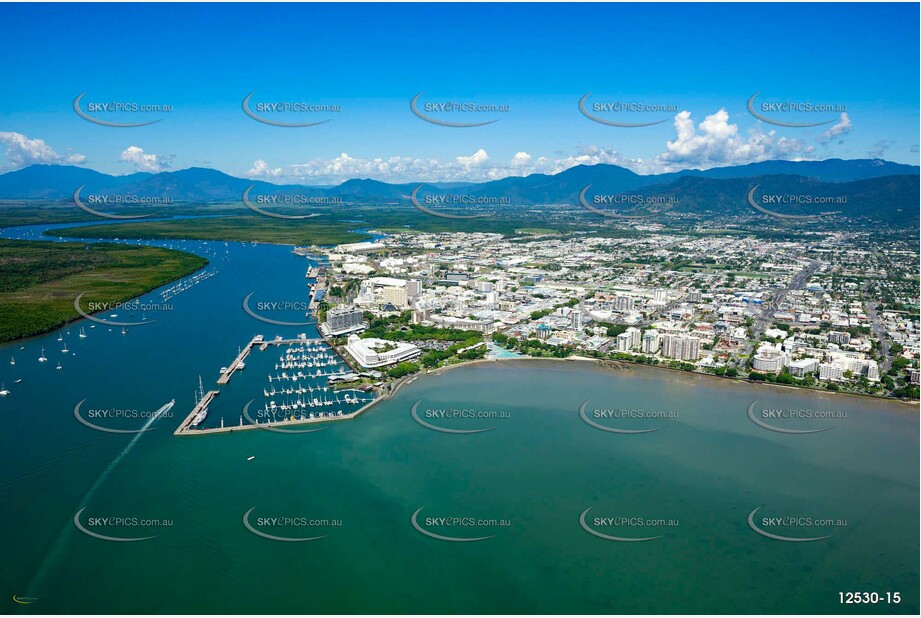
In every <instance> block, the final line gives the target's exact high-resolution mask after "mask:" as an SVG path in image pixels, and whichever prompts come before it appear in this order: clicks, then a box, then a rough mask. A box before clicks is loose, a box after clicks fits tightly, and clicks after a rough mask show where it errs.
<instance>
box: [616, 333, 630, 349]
mask: <svg viewBox="0 0 921 618" xmlns="http://www.w3.org/2000/svg"><path fill="white" fill-rule="evenodd" d="M630 339H631V337H630V335H628V334H627V333H621V334H619V335H617V351H618V352H629V351H630Z"/></svg>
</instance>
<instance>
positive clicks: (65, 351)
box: [61, 342, 70, 354]
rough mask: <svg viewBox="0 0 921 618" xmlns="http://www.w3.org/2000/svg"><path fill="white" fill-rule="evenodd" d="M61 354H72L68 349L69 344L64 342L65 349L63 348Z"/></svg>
mask: <svg viewBox="0 0 921 618" xmlns="http://www.w3.org/2000/svg"><path fill="white" fill-rule="evenodd" d="M61 352H63V353H64V354H67V353H68V352H70V350H68V349H67V342H64V347H63V348H61Z"/></svg>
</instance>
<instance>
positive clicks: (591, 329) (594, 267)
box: [320, 224, 921, 398]
mask: <svg viewBox="0 0 921 618" xmlns="http://www.w3.org/2000/svg"><path fill="white" fill-rule="evenodd" d="M638 227H642V229H643V231H645V232H647V233H646V234H644V235H641V236H640V237H639V238H605V237H600V236H593V235H588V234H585V235H580V234H575V235H571V236H569V237H567V238H560V237H558V236H557V235H550V234H548V235H541V234H539V233H538V234H536V235H534V236H533V237H529V238H526V239H524V240H522V239H521V238H511V239H510V238H505V237H503V236H502V235H501V234H491V233H464V232H452V233H416V232H412V233H408V232H407V233H392V234H389V235H382V236H381V237H380V238H379V239H377V240H375V241H373V242H360V243H351V244H342V245H339V246H337V247H335V248H334V249H332V250H331V251H329V252H328V253H327V254H326V259H327V260H328V268H327V269H326V272H325V284H326V290H325V293H326V296H325V298H324V301H323V302H322V308H321V310H320V313H321V318H323V324H322V326H321V332H322V333H323V334H324V336H326V337H327V338H329V339H330V340H331V341H332V342H333V343H334V344H338V347H339V348H340V350H342V351H343V352H345V353H346V354H345V356H346V357H347V358H349V359H351V361H353V363H354V364H355V365H356V366H357V367H359V368H362V369H364V370H370V371H374V372H375V373H374V374H373V375H371V376H370V380H371V381H373V380H374V379H375V378H378V377H380V376H389V377H403V376H404V375H407V374H411V373H414V372H417V371H420V370H423V369H425V370H431V369H434V368H437V367H441V366H445V365H450V364H455V363H461V362H464V361H465V360H472V359H480V358H484V357H485V358H490V359H495V358H510V357H511V358H514V357H521V356H532V357H534V356H536V357H555V358H566V357H570V358H572V357H575V358H592V359H610V360H616V361H622V362H636V363H642V364H647V365H658V366H663V367H667V368H671V369H678V370H685V371H692V372H699V373H707V374H713V375H716V376H725V377H731V378H744V379H749V380H752V381H765V382H774V383H778V384H784V385H790V386H802V387H809V388H819V389H824V390H830V391H843V392H851V393H860V394H865V395H876V396H884V397H901V398H917V397H918V384H919V369H918V357H919V351H921V350H919V344H921V339H919V325H918V321H917V319H916V318H915V319H912V317H910V316H909V314H908V313H907V312H906V311H904V310H903V309H902V308H903V307H905V306H909V305H912V304H914V305H916V304H917V297H916V296H917V291H916V290H913V289H912V288H911V286H908V287H905V288H904V289H901V288H899V287H898V286H897V285H894V284H892V283H891V281H892V280H896V281H897V280H898V279H899V278H900V277H901V274H902V271H905V272H908V271H911V270H912V269H914V268H916V261H917V255H916V252H913V251H911V248H910V247H909V246H908V245H907V244H906V245H905V246H901V245H899V244H898V243H895V244H891V246H889V247H886V251H878V250H873V249H872V248H870V247H868V248H866V249H859V248H855V247H859V246H861V238H860V237H861V233H860V232H834V233H827V234H818V235H816V237H815V239H814V240H811V241H810V242H808V243H805V242H789V241H771V240H764V239H760V238H756V237H754V236H751V237H738V236H718V235H712V236H701V235H680V234H675V233H668V234H666V233H661V230H659V229H658V227H659V226H656V225H655V224H644V225H642V226H638ZM883 298H884V299H885V302H883V301H882V300H880V299H883ZM353 375H354V377H355V378H356V379H358V376H357V374H353Z"/></svg>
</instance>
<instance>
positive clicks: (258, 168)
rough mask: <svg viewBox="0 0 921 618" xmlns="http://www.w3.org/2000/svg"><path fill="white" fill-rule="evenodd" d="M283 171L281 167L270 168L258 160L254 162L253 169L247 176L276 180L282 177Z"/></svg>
mask: <svg viewBox="0 0 921 618" xmlns="http://www.w3.org/2000/svg"><path fill="white" fill-rule="evenodd" d="M282 171H283V170H282V169H281V168H280V167H269V164H268V163H266V162H265V161H263V160H262V159H257V160H256V161H254V162H253V168H252V169H251V170H249V171H248V172H246V176H247V177H248V178H274V177H277V176H281V173H282Z"/></svg>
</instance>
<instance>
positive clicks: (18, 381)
mask: <svg viewBox="0 0 921 618" xmlns="http://www.w3.org/2000/svg"><path fill="white" fill-rule="evenodd" d="M20 382H22V378H17V379H15V380H13V384H19V383H20Z"/></svg>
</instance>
